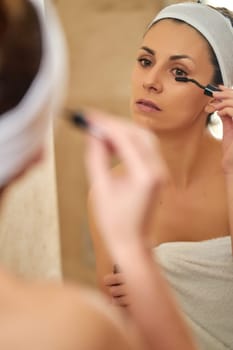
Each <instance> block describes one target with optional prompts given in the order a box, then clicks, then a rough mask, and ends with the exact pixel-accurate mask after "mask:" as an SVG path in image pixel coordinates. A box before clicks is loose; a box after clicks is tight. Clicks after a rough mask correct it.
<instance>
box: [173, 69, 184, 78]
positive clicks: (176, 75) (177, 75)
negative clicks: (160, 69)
mask: <svg viewBox="0 0 233 350" xmlns="http://www.w3.org/2000/svg"><path fill="white" fill-rule="evenodd" d="M174 70H177V71H180V72H182V75H180V74H175V77H180V76H187V75H188V73H187V72H186V71H185V70H184V69H181V68H178V67H175V68H172V71H174Z"/></svg>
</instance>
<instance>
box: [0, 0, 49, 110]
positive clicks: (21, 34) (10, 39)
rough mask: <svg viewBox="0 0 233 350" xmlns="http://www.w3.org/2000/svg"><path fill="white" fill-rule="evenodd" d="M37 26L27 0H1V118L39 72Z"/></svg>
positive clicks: (39, 59)
mask: <svg viewBox="0 0 233 350" xmlns="http://www.w3.org/2000/svg"><path fill="white" fill-rule="evenodd" d="M41 54H42V44H41V34H40V24H39V21H38V17H37V14H36V12H35V10H34V8H33V6H32V5H31V4H30V2H28V1H26V0H14V1H12V0H0V115H1V114H2V113H4V112H6V111H7V110H9V109H11V108H13V107H15V106H16V105H17V104H18V103H19V102H20V100H21V99H22V98H23V96H24V94H25V93H26V91H27V90H28V88H29V86H30V84H31V83H32V81H33V79H34V77H35V75H36V73H37V72H38V69H39V65H40V61H41Z"/></svg>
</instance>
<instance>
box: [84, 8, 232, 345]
mask: <svg viewBox="0 0 233 350" xmlns="http://www.w3.org/2000/svg"><path fill="white" fill-rule="evenodd" d="M219 11H220V12H223V10H219ZM225 15H226V10H224V14H222V13H219V12H218V11H217V10H216V9H213V8H210V7H208V6H205V5H201V4H197V3H181V4H176V5H171V6H169V7H167V8H165V9H163V10H162V11H161V12H160V13H159V14H158V15H157V16H156V17H155V19H154V20H153V21H152V23H151V24H150V25H149V27H148V30H147V31H146V33H145V35H144V37H143V42H142V44H141V47H140V49H139V52H138V56H137V62H136V65H135V67H134V70H133V75H132V98H131V111H132V116H133V119H134V120H135V122H136V123H138V124H139V125H140V126H142V127H143V128H147V129H149V130H151V131H152V132H154V133H156V135H157V136H158V138H159V141H160V145H161V151H162V155H163V157H164V159H165V161H166V164H167V167H168V169H169V181H168V182H167V185H166V186H164V188H162V189H161V192H160V194H159V195H158V193H156V196H154V207H153V215H151V220H150V225H149V228H148V230H147V231H146V232H145V237H146V239H147V242H148V244H149V246H150V247H151V248H152V249H153V252H154V253H156V254H157V255H158V259H159V261H160V263H161V265H162V266H163V268H164V271H165V273H166V275H167V278H168V279H169V281H170V283H171V285H172V287H173V288H174V290H175V292H176V295H177V298H178V299H179V301H180V304H181V306H182V308H183V310H184V312H185V314H186V316H187V318H188V320H189V322H190V324H191V326H192V327H193V329H194V330H195V332H196V334H197V337H198V339H199V342H200V344H201V346H203V348H204V349H224V348H225V347H227V346H228V347H231V345H232V343H233V337H232V334H233V332H232V330H233V323H232V318H231V311H230V310H231V307H232V306H233V297H232V287H233V279H232V277H231V275H232V273H231V272H232V268H233V264H232V249H231V245H232V243H231V237H232V235H233V226H232V225H233V215H232V210H233V207H232V203H233V202H232V194H233V190H232V177H233V175H232V174H233V162H232V159H233V144H232V140H233V138H232V136H233V126H232V120H231V118H232V117H233V92H232V90H231V86H232V85H233V65H232V55H233V29H232V26H231V22H230V19H228V18H227V17H225ZM227 16H228V17H230V16H231V14H230V13H227ZM180 77H182V78H191V79H195V80H196V81H198V82H200V83H201V84H203V86H206V85H207V84H210V83H212V84H213V85H216V86H218V85H219V84H224V86H223V85H220V91H219V92H214V93H213V96H212V97H211V96H206V95H205V94H203V90H202V89H200V88H199V87H197V86H196V85H195V84H193V83H191V82H179V81H176V79H175V78H180ZM215 111H217V112H218V114H219V115H220V117H221V119H222V122H223V129H224V136H223V140H222V142H220V141H218V140H216V139H214V138H213V137H212V136H211V134H210V133H209V130H208V128H207V127H206V124H207V122H208V120H209V115H210V114H212V113H213V112H215ZM122 171H124V169H122V167H119V168H118V169H117V170H116V173H117V174H118V173H119V172H122ZM117 174H116V176H117ZM126 219H128V217H126ZM91 231H92V235H93V242H94V246H95V251H96V262H97V274H98V279H99V283H100V285H101V287H102V289H103V290H104V291H105V292H106V293H107V294H108V295H110V296H111V297H113V298H114V302H115V303H116V304H119V305H123V306H125V305H130V306H131V303H132V301H131V300H130V298H129V295H128V294H127V293H126V291H125V288H126V287H127V286H126V285H125V283H124V269H123V268H122V266H121V261H120V260H119V261H112V260H111V259H110V258H109V256H108V252H107V249H106V248H105V246H104V243H102V241H101V239H100V236H99V233H98V225H96V224H95V222H94V216H93V217H91ZM129 254H130V251H129ZM132 263H133V262H132ZM114 264H117V265H118V270H119V271H120V273H118V274H113V273H111V271H113V266H114ZM138 283H140V281H138ZM203 291H205V293H204V292H203ZM218 315H219V316H218Z"/></svg>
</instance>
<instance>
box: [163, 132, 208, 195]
mask: <svg viewBox="0 0 233 350" xmlns="http://www.w3.org/2000/svg"><path fill="white" fill-rule="evenodd" d="M157 135H158V137H159V140H160V145H161V151H162V154H163V156H164V159H165V161H166V162H167V166H168V169H169V171H170V178H171V185H173V186H175V187H179V188H183V189H184V188H187V187H188V186H189V185H190V183H192V182H193V180H194V179H195V178H196V175H197V173H198V170H199V169H200V165H201V164H203V160H204V159H203V154H204V153H205V152H204V151H205V149H206V147H208V144H209V140H210V136H209V135H208V131H207V130H203V129H202V130H201V129H199V130H194V129H192V130H191V129H190V130H188V129H187V130H184V131H182V132H178V131H176V132H172V133H157Z"/></svg>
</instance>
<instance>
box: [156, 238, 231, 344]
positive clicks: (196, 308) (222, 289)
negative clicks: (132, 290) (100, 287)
mask: <svg viewBox="0 0 233 350" xmlns="http://www.w3.org/2000/svg"><path fill="white" fill-rule="evenodd" d="M154 251H155V253H156V257H157V260H158V261H159V263H160V265H161V267H162V270H163V271H164V273H165V276H166V278H167V280H168V281H169V283H170V285H171V287H172V289H173V291H174V293H175V295H176V297H177V299H178V302H179V304H180V306H181V309H182V310H183V312H184V314H185V317H186V318H187V321H188V323H189V324H190V326H191V329H192V330H193V332H194V335H195V336H196V338H197V343H198V344H199V346H200V349H201V350H223V349H224V350H225V349H233V257H232V250H231V238H230V237H229V236H225V237H221V238H216V239H211V240H206V241H201V242H169V243H163V244H161V245H160V246H158V247H156V248H155V250H154Z"/></svg>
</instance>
